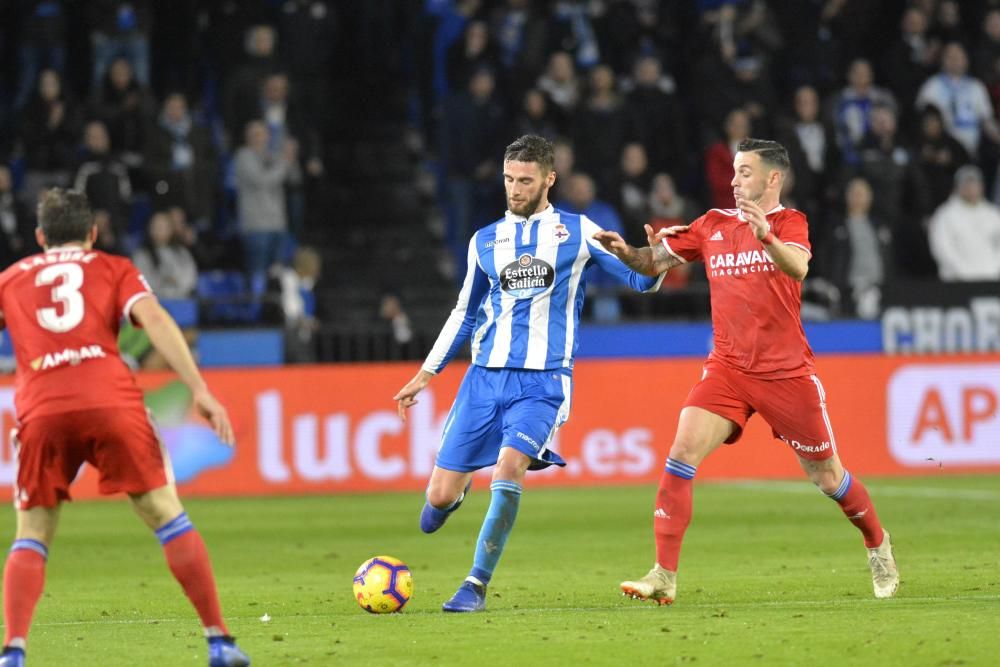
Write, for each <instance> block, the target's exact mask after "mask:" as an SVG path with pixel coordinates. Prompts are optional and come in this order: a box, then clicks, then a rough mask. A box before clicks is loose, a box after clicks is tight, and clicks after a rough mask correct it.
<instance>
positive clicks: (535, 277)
mask: <svg viewBox="0 0 1000 667" xmlns="http://www.w3.org/2000/svg"><path fill="white" fill-rule="evenodd" d="M503 178H504V185H505V188H506V194H507V208H508V210H507V212H506V214H505V215H504V217H503V218H501V219H499V220H497V221H496V222H494V223H492V224H490V225H487V226H486V227H483V228H482V229H480V230H478V231H477V232H476V233H475V234H473V236H472V239H471V240H470V242H469V254H468V271H467V273H466V276H465V281H464V283H463V284H462V289H461V291H460V292H459V295H458V303H457V304H456V305H455V308H454V310H452V312H451V316H450V317H449V318H448V321H447V322H446V323H445V325H444V327H443V328H442V330H441V333H440V335H439V336H438V339H437V342H436V343H435V344H434V347H433V349H432V350H431V352H430V354H429V355H428V356H427V359H426V361H425V362H424V364H423V367H422V368H421V369H420V371H419V372H418V373H417V375H416V376H415V377H414V378H413V379H412V380H410V382H409V383H407V385H406V386H405V387H403V388H402V389H401V390H400V391H399V392H398V393H397V394H396V396H395V397H394V400H396V401H398V409H399V415H400V417H402V418H403V419H405V418H406V409H407V408H409V407H410V406H411V405H413V404H414V403H416V396H417V394H418V393H419V392H420V391H421V390H422V389H423V388H424V387H426V386H427V384H428V383H429V382H430V380H431V379H432V378H433V377H434V376H435V375H436V374H437V373H439V372H441V370H443V369H444V367H445V365H446V364H447V363H448V361H449V360H451V358H452V357H453V356H454V355H455V353H456V352H457V351H458V350H459V349H460V348H461V346H462V345H463V344H464V343H465V341H466V340H468V339H469V338H470V337H471V349H472V365H471V366H470V368H469V370H468V372H467V373H466V375H465V379H464V380H463V381H462V385H461V387H460V388H459V390H458V395H457V396H456V398H455V403H454V405H453V406H452V408H451V412H450V414H449V415H448V418H447V420H446V422H445V427H444V436H443V441H442V443H441V448H440V450H439V451H438V455H437V460H436V462H435V466H434V471H433V472H432V474H431V478H430V481H429V483H428V487H427V503H426V504H425V505H424V509H423V512H422V513H421V517H420V527H421V529H422V530H423V531H424V532H426V533H432V532H434V531H436V530H437V529H438V528H440V527H441V526H442V525H443V524H444V522H445V520H446V519H447V518H448V516H449V515H450V514H451V513H452V512H454V511H455V510H456V509H458V507H459V505H460V504H461V503H462V501H463V500H464V498H465V493H466V492H467V491H468V490H469V487H470V485H471V483H472V473H473V472H474V471H476V470H479V469H481V468H486V467H489V466H491V465H494V464H496V468H495V469H494V472H493V482H492V484H491V485H490V489H491V491H492V497H491V502H490V508H489V510H488V512H487V514H486V519H485V521H484V522H483V527H482V531H481V532H480V535H479V539H478V540H477V542H476V554H475V558H474V561H473V567H472V570H471V572H470V574H469V576H468V577H467V578H466V580H465V582H463V584H462V586H461V587H460V588H459V590H458V592H457V593H455V595H454V597H452V599H451V600H449V601H448V602H446V603H445V604H444V607H443V608H444V610H445V611H458V612H462V611H479V610H482V609H483V608H485V605H486V586H487V585H488V584H489V582H490V578H491V577H492V575H493V571H494V569H495V568H496V565H497V562H498V561H499V560H500V555H501V553H502V552H503V547H504V544H505V542H506V540H507V536H508V535H509V534H510V530H511V528H512V527H513V525H514V520H515V518H516V517H517V510H518V504H519V501H520V497H521V489H522V483H523V481H524V476H525V473H526V471H528V470H529V469H540V468H544V467H547V466H549V465H553V464H555V465H560V466H561V465H565V463H564V462H563V460H562V459H561V458H560V457H559V455H558V454H556V453H555V452H553V451H552V450H551V449H549V445H550V444H551V442H552V438H553V436H554V435H555V432H556V430H557V429H558V428H559V427H560V426H561V425H562V424H564V423H565V422H566V420H567V419H568V418H569V409H570V395H571V393H572V387H573V382H572V377H573V356H574V354H575V353H576V349H577V345H578V342H577V331H578V329H579V323H580V312H581V311H582V310H583V299H584V292H585V277H584V276H585V273H584V272H585V270H586V269H587V268H588V267H589V266H591V265H593V264H597V265H599V266H600V267H601V269H603V270H604V271H606V272H607V273H609V274H611V275H612V276H614V277H615V278H616V279H618V280H620V281H621V282H622V283H623V284H625V285H628V286H629V287H632V288H633V289H635V290H637V291H656V290H657V289H658V288H659V284H660V282H661V280H662V275H661V276H659V277H658V278H655V277H654V278H651V277H647V276H643V275H640V274H638V273H635V272H634V271H632V270H631V269H629V268H628V267H626V266H625V265H624V264H622V263H621V262H620V261H619V260H618V259H617V258H616V257H615V256H614V255H612V254H611V253H609V252H608V251H607V250H605V249H604V248H603V246H602V245H601V244H600V243H599V242H597V241H595V240H594V239H593V236H594V234H596V233H598V232H600V231H601V229H600V227H598V226H597V225H596V224H595V223H594V222H593V221H591V220H589V219H588V218H587V217H586V216H582V215H576V214H571V213H566V212H564V211H560V210H558V209H555V208H553V207H552V205H551V204H549V201H548V192H549V188H551V187H552V185H553V183H555V180H556V173H555V171H553V150H552V144H550V143H549V142H548V141H547V140H545V139H543V138H541V137H538V136H533V135H526V136H523V137H521V138H519V139H518V140H516V141H515V142H514V143H512V144H511V145H510V146H508V147H507V150H506V152H505V154H504V164H503ZM650 242H651V243H653V242H658V239H650Z"/></svg>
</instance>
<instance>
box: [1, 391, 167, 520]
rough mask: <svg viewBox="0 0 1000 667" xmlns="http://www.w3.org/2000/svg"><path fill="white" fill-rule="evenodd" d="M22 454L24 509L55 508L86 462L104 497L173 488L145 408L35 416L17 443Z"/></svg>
mask: <svg viewBox="0 0 1000 667" xmlns="http://www.w3.org/2000/svg"><path fill="white" fill-rule="evenodd" d="M12 440H13V442H14V446H15V451H16V452H17V482H16V484H15V486H14V503H15V505H16V507H17V508H18V509H21V510H26V509H30V508H32V507H55V506H56V505H58V504H59V503H60V502H61V501H64V500H70V495H69V487H70V484H72V483H73V480H74V479H75V478H76V475H77V473H78V472H79V471H80V466H82V465H83V463H84V462H85V461H86V462H87V463H89V464H91V465H92V466H94V468H96V469H97V471H98V472H99V473H100V478H99V483H98V489H99V490H100V492H101V493H103V494H111V493H145V492H147V491H151V490H153V489H157V488H159V487H161V486H164V485H165V484H167V482H168V479H169V476H170V475H169V472H168V470H169V464H168V463H167V455H166V451H165V450H164V449H163V447H162V446H161V444H160V439H159V438H158V437H157V435H156V431H155V430H154V428H153V424H152V422H151V421H150V417H149V415H148V414H147V413H146V411H145V410H144V409H142V408H126V409H119V408H97V409H92V410H76V411H73V412H61V413H56V414H49V415H39V416H38V417H32V418H31V419H29V420H28V421H27V422H25V423H23V424H20V425H19V426H18V428H17V429H16V430H15V433H14V434H13V438H12Z"/></svg>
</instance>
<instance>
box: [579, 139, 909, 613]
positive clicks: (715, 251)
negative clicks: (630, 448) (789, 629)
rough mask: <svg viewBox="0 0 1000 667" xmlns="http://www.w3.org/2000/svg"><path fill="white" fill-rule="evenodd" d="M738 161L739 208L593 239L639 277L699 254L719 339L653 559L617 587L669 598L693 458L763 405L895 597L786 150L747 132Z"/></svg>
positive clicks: (681, 445) (885, 542) (687, 515)
mask: <svg viewBox="0 0 1000 667" xmlns="http://www.w3.org/2000/svg"><path fill="white" fill-rule="evenodd" d="M733 166H734V171H735V174H734V176H733V180H732V187H733V194H734V196H735V199H736V208H734V209H712V210H710V211H708V212H707V213H705V214H704V215H703V216H701V217H700V218H698V219H697V220H695V221H694V222H693V223H691V224H690V225H689V226H687V227H683V228H673V231H672V232H669V231H667V230H664V231H661V232H657V233H655V234H654V232H653V230H652V228H650V227H649V226H648V225H647V227H646V233H647V235H648V240H649V247H648V248H642V249H637V248H633V247H632V246H630V245H628V244H626V243H625V242H624V241H623V240H622V238H621V237H620V236H619V235H618V234H616V233H615V232H608V231H602V232H599V233H597V234H596V235H595V237H594V238H596V239H597V240H598V241H600V242H601V244H602V245H604V247H605V248H607V249H608V250H609V251H610V252H612V253H614V254H615V255H617V256H618V257H619V258H620V259H621V260H622V261H623V262H625V264H627V265H628V266H630V267H631V268H632V269H634V270H635V271H637V272H639V273H644V274H646V275H656V274H659V273H662V272H663V271H665V270H668V269H670V268H672V267H675V266H679V265H681V264H684V263H686V262H691V261H696V260H701V261H703V262H705V264H706V273H707V274H708V279H709V287H710V291H711V304H712V328H713V332H714V346H713V350H712V352H711V354H709V356H708V360H707V361H706V362H705V367H704V373H703V375H702V378H701V381H700V382H699V383H698V384H696V385H695V386H694V388H693V389H692V390H691V393H690V394H688V397H687V400H686V401H685V402H684V407H683V409H682V410H681V414H680V420H679V423H678V426H677V434H676V436H675V438H674V443H673V446H672V447H671V448H670V454H669V458H667V464H666V468H665V470H664V472H663V475H662V477H661V479H660V485H659V489H658V490H657V495H656V507H655V509H654V513H653V526H654V534H655V537H656V564H655V565H654V567H653V569H652V570H650V572H649V574H647V575H646V576H644V577H642V578H640V579H638V580H635V581H625V582H622V584H621V588H622V591H623V592H624V593H625V594H627V595H631V596H633V597H637V598H641V599H653V600H656V601H657V602H659V603H660V604H669V603H671V602H673V600H674V596H675V594H676V590H677V561H678V558H679V555H680V548H681V541H682V540H683V538H684V532H685V530H686V529H687V526H688V523H689V522H690V520H691V498H692V480H693V478H694V475H695V473H696V471H697V468H698V465H699V464H700V463H701V462H702V461H703V460H704V459H705V457H706V456H708V455H709V454H711V453H712V452H713V451H715V450H716V449H717V448H718V447H720V446H721V445H722V444H724V443H726V444H731V443H735V442H736V441H737V440H739V438H740V436H741V435H742V433H743V427H744V425H745V424H746V422H747V419H749V418H750V416H751V415H752V414H753V413H754V412H759V413H760V414H761V416H762V417H763V418H764V419H765V420H766V421H767V422H768V424H769V425H770V426H771V430H772V433H773V434H774V437H775V438H777V439H780V440H782V441H783V442H785V443H786V444H787V445H788V446H789V448H790V449H791V450H792V452H793V453H794V454H795V455H796V456H797V457H798V459H799V463H800V464H801V465H802V468H803V470H805V472H806V474H807V475H808V476H809V479H810V480H812V482H813V483H814V484H816V486H818V487H819V489H820V490H821V491H822V492H823V493H825V494H826V495H827V496H829V497H830V498H832V499H833V500H834V501H835V502H836V503H837V504H838V505H840V508H841V509H842V510H843V512H844V514H845V515H846V516H847V518H848V519H849V520H850V521H851V522H852V523H853V524H854V525H855V526H856V527H857V528H858V529H859V530H860V531H861V533H862V535H863V537H864V542H865V547H866V548H867V549H868V565H869V567H870V568H871V573H872V584H873V587H874V591H875V597H878V598H888V597H892V596H893V595H894V594H895V592H896V588H897V587H898V585H899V574H898V572H897V569H896V562H895V559H894V557H893V553H892V544H891V542H890V541H889V533H887V532H886V531H884V530H883V529H882V526H881V524H880V523H879V519H878V515H877V514H876V513H875V507H874V506H873V505H872V501H871V499H870V498H869V496H868V491H867V490H865V487H864V485H863V484H862V483H861V480H859V479H858V478H856V477H852V476H851V474H850V473H849V472H847V471H846V470H845V469H844V466H843V465H842V463H841V461H840V457H839V455H838V454H837V443H836V441H835V440H834V437H833V430H832V428H831V426H830V419H829V417H828V415H827V411H826V393H825V392H824V390H823V385H822V384H821V383H820V381H819V378H818V377H817V376H816V370H815V367H814V363H813V353H812V350H811V349H810V348H809V343H808V341H807V340H806V336H805V332H804V331H803V329H802V320H801V317H800V315H799V310H800V306H801V283H802V280H803V279H805V277H806V273H807V272H808V270H809V258H810V256H811V251H810V245H809V234H808V226H807V223H806V218H805V216H804V215H803V214H802V213H801V212H799V211H796V210H793V209H786V208H784V207H783V206H781V204H780V203H779V197H780V194H781V186H782V184H783V183H784V180H785V175H786V174H787V173H788V169H789V161H788V152H787V151H786V150H785V148H784V147H783V146H782V145H781V144H779V143H777V142H774V141H765V140H761V139H746V140H744V141H743V142H741V143H740V144H739V146H738V147H737V153H736V156H735V159H734V162H733Z"/></svg>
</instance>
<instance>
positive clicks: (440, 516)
mask: <svg viewBox="0 0 1000 667" xmlns="http://www.w3.org/2000/svg"><path fill="white" fill-rule="evenodd" d="M471 488H472V480H471V479H470V480H469V483H468V484H466V485H465V490H464V491H462V495H460V496H459V497H458V500H456V501H455V502H453V503H451V504H450V505H447V506H445V507H440V508H439V507H435V506H434V505H432V504H431V502H430V498H429V497H428V500H427V502H425V503H424V508H423V509H422V510H421V511H420V530H422V531H424V532H425V533H433V532H435V531H436V530H438V529H439V528H440V527H441V526H443V525H444V522H445V521H447V520H448V517H449V516H451V515H452V513H453V512H455V511H456V510H457V509H458V508H459V507H461V506H462V503H463V502H465V496H466V495H467V494H468V493H469V489H471Z"/></svg>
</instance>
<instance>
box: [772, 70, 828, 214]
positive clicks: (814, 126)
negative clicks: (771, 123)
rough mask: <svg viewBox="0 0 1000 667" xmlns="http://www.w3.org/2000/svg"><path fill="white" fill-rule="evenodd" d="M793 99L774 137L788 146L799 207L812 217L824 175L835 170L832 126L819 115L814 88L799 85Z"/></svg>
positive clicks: (821, 197) (820, 198) (816, 210)
mask: <svg viewBox="0 0 1000 667" xmlns="http://www.w3.org/2000/svg"><path fill="white" fill-rule="evenodd" d="M794 99H795V105H794V112H793V115H792V117H791V118H788V119H784V120H783V121H782V122H780V123H779V129H778V140H779V141H780V142H781V143H782V144H783V145H784V146H785V147H786V148H787V149H788V156H789V158H790V160H791V163H792V171H791V173H793V174H795V176H794V178H795V191H796V194H797V195H798V198H799V199H800V201H801V205H802V210H803V211H805V213H806V215H807V216H809V218H810V219H816V215H817V214H818V213H819V211H820V209H821V204H822V202H823V200H824V191H825V189H826V187H827V186H828V181H827V177H826V175H827V174H832V173H835V169H836V167H835V159H836V154H837V150H836V144H835V141H834V136H833V130H832V128H830V127H829V126H828V125H827V124H825V123H824V122H823V121H822V120H821V118H820V101H819V94H818V93H817V92H816V89H815V88H813V87H812V86H800V87H799V88H798V89H797V90H796V91H795V98H794ZM786 185H787V184H786Z"/></svg>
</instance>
